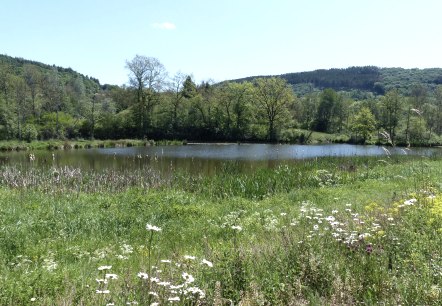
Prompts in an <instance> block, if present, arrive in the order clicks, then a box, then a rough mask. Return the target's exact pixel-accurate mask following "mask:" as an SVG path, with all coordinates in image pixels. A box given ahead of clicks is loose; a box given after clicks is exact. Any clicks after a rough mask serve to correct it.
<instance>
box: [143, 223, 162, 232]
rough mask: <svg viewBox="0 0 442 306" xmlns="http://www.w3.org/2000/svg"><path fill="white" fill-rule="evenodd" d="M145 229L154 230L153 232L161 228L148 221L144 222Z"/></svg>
mask: <svg viewBox="0 0 442 306" xmlns="http://www.w3.org/2000/svg"><path fill="white" fill-rule="evenodd" d="M146 230H148V231H154V232H160V231H161V228H159V227H158V226H155V225H151V224H149V223H147V224H146Z"/></svg>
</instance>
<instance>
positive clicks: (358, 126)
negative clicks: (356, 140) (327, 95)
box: [350, 107, 376, 143]
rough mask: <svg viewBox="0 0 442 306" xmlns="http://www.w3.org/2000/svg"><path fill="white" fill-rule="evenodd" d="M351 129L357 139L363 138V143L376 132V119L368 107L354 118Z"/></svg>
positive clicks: (362, 109)
mask: <svg viewBox="0 0 442 306" xmlns="http://www.w3.org/2000/svg"><path fill="white" fill-rule="evenodd" d="M350 128H351V130H352V131H353V133H355V134H356V136H357V137H358V136H359V137H361V138H362V142H363V143H365V142H366V141H367V139H369V138H370V135H371V134H372V133H373V132H374V131H375V130H376V119H375V118H374V115H373V114H372V112H371V111H370V109H369V108H368V107H363V108H361V110H360V111H359V112H358V113H357V114H356V115H355V116H354V117H353V119H352V121H351V127H350Z"/></svg>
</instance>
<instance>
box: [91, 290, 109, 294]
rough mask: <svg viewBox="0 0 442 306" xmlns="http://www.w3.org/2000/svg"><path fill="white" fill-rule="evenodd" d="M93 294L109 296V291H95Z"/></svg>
mask: <svg viewBox="0 0 442 306" xmlns="http://www.w3.org/2000/svg"><path fill="white" fill-rule="evenodd" d="M95 293H98V294H109V293H110V291H109V290H95Z"/></svg>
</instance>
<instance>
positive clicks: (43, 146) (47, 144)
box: [0, 130, 441, 152]
mask: <svg viewBox="0 0 442 306" xmlns="http://www.w3.org/2000/svg"><path fill="white" fill-rule="evenodd" d="M299 134H300V135H309V136H308V138H306V137H305V136H301V137H300V139H298V141H297V142H277V143H275V142H265V141H264V142H263V141H236V142H230V141H214V142H210V141H200V140H195V141H187V140H176V139H175V140H167V139H162V140H153V139H149V140H146V139H145V140H140V139H107V140H98V139H96V140H85V139H79V140H71V139H69V140H57V139H52V140H33V141H31V142H27V141H20V140H2V141H0V152H1V151H3V152H5V151H31V150H70V149H91V148H116V147H146V146H160V145H187V144H192V143H238V144H241V143H274V144H302V145H309V144H327V143H336V144H339V143H341V144H361V143H355V142H354V141H352V139H351V138H350V137H349V136H348V135H343V134H327V133H320V132H311V133H310V132H308V131H305V130H300V131H299ZM365 145H378V146H386V147H389V146H391V144H390V143H388V142H386V141H384V140H383V139H381V138H380V137H379V138H378V139H377V141H374V139H373V140H372V141H369V142H366V143H365ZM440 145H441V144H440V143H439V142H435V143H425V144H418V146H419V147H438V146H440ZM395 146H397V147H406V146H407V144H405V143H404V144H402V143H398V144H396V145H395Z"/></svg>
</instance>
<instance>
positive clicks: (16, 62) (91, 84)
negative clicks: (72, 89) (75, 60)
mask: <svg viewBox="0 0 442 306" xmlns="http://www.w3.org/2000/svg"><path fill="white" fill-rule="evenodd" d="M25 70H26V71H25ZM30 70H32V72H36V73H38V75H39V76H44V75H47V74H49V73H50V72H51V71H54V70H57V74H58V75H59V76H60V78H61V79H62V81H64V82H65V83H66V82H68V81H69V80H74V79H76V78H81V79H82V80H83V82H84V85H85V87H86V90H87V91H91V92H93V91H96V90H97V88H98V87H100V81H99V80H98V79H96V78H93V77H89V76H85V75H83V74H81V73H78V72H76V71H75V70H73V69H72V68H64V67H59V66H55V65H48V64H43V63H40V62H36V61H32V60H27V59H23V58H20V57H11V56H8V55H4V54H0V74H2V75H6V74H10V75H15V76H21V75H24V74H26V73H28V74H29V73H30ZM0 77H1V76H0Z"/></svg>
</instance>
